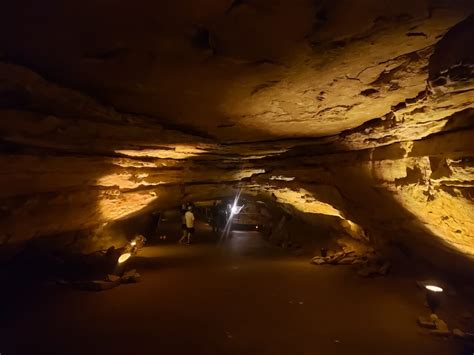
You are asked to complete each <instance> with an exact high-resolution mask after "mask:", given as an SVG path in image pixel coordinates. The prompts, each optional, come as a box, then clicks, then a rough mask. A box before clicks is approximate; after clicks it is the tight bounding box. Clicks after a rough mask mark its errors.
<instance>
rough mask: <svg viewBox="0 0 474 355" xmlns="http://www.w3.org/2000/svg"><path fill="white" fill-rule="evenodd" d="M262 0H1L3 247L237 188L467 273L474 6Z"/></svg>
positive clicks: (378, 266)
mask: <svg viewBox="0 0 474 355" xmlns="http://www.w3.org/2000/svg"><path fill="white" fill-rule="evenodd" d="M267 3H268V4H266V5H265V6H255V9H254V6H253V5H252V6H250V5H249V6H247V5H246V4H245V6H244V5H236V6H232V7H231V8H228V2H225V1H207V2H205V3H203V4H200V5H199V6H196V1H193V0H184V1H179V2H176V1H175V2H173V1H168V2H166V4H165V3H163V2H162V1H148V2H145V3H143V4H141V5H143V6H139V7H137V9H136V11H135V10H134V11H128V8H127V6H123V7H114V8H113V9H111V8H110V6H109V5H110V4H108V2H98V3H97V4H95V6H94V7H93V10H91V8H90V7H88V6H83V4H82V3H81V2H80V1H78V0H72V1H71V2H68V4H69V5H68V6H70V7H71V8H73V9H74V11H65V10H64V9H63V6H62V5H61V2H58V1H56V2H54V4H50V5H51V6H50V7H49V8H48V9H49V11H48V13H50V15H51V16H49V17H48V21H46V22H44V23H43V22H41V23H40V22H38V21H30V19H31V18H32V17H35V16H36V15H37V14H36V13H34V11H35V7H29V8H28V7H27V8H24V7H22V4H21V2H8V4H2V5H0V29H2V30H1V31H0V48H1V55H0V56H1V57H2V59H4V60H2V62H1V63H0V114H1V120H0V131H1V132H2V139H1V142H0V145H1V148H2V155H1V156H0V163H1V164H0V186H2V188H1V189H0V217H1V218H0V230H1V231H2V236H1V237H0V247H2V248H4V247H9V246H14V247H16V246H17V245H21V244H24V243H26V242H28V241H30V240H33V239H35V240H36V239H43V240H45V239H47V237H53V236H57V238H55V239H56V240H69V238H70V239H71V240H76V239H77V238H75V237H74V235H75V234H76V233H78V232H79V231H84V230H87V231H94V232H95V231H97V230H99V229H100V228H101V227H102V226H103V225H104V224H106V223H114V222H115V221H120V220H123V219H126V218H129V217H131V216H135V215H136V214H138V213H151V212H152V211H156V210H159V209H166V208H174V207H176V206H178V205H179V204H180V203H181V202H182V201H199V200H210V199H213V198H222V197H228V196H235V194H236V191H238V190H242V193H243V194H247V195H250V196H253V197H255V198H259V199H260V198H261V199H265V200H270V201H273V202H274V203H276V204H280V205H284V206H290V207H291V208H292V209H293V211H294V213H295V214H296V213H299V216H300V217H301V218H302V219H305V221H309V222H314V221H316V220H319V219H321V218H322V217H321V216H324V217H327V218H331V219H332V222H333V224H334V225H335V226H337V228H336V227H334V230H335V231H337V233H340V234H344V235H347V236H348V237H350V238H353V239H354V240H357V242H360V243H361V244H367V246H370V244H372V245H376V246H377V248H379V247H387V248H388V247H390V246H393V245H397V246H401V247H403V248H405V249H406V250H409V251H410V252H411V253H412V254H414V255H416V256H418V257H420V258H426V259H429V261H432V262H435V263H436V265H437V266H438V267H440V268H445V269H449V270H450V271H456V272H459V273H460V274H463V275H465V274H472V273H468V272H466V270H471V271H472V270H474V265H473V263H472V257H473V256H474V243H473V241H474V234H473V231H474V205H473V204H472V189H473V187H474V164H473V156H474V151H473V145H472V142H473V139H474V125H473V122H474V121H473V117H474V96H473V91H472V90H473V87H474V69H473V68H474V63H473V56H472V48H471V47H472V46H471V47H469V46H466V43H473V42H474V38H473V31H472V30H471V29H472V26H473V21H474V20H473V18H474V17H473V16H472V15H471V14H472V12H473V10H474V3H473V2H472V1H455V2H453V1H450V0H436V1H435V0H426V1H419V2H413V1H393V2H391V5H390V6H386V4H384V3H383V2H381V1H379V0H367V1H364V2H363V3H362V4H355V2H354V4H352V5H347V4H346V2H345V1H343V0H334V1H327V2H319V1H317V2H314V1H298V2H295V1H292V0H283V1H277V2H272V1H268V2H267ZM165 5H166V6H165ZM164 7H166V11H165V12H163V11H162V10H163V8H164ZM257 8H258V9H257ZM90 11H95V13H94V14H93V16H91V13H90ZM348 12H350V13H351V15H352V16H351V21H347V20H346V17H345V15H346V14H347V13H348ZM165 13H166V15H164V14H165ZM316 13H318V14H323V15H321V16H316V15H315V14H316ZM149 14H156V16H157V18H156V19H153V21H152V22H157V23H159V24H160V25H159V26H151V27H152V28H153V30H150V28H151V27H150V24H149V23H148V24H147V21H148V20H144V19H149ZM110 17H113V18H114V19H116V21H114V22H113V23H110V21H108V19H109V18H110ZM176 19H179V21H176ZM282 19H284V22H285V26H282V25H281V24H282ZM12 23H21V24H22V26H12V25H11V24H12ZM123 23H127V26H121V25H119V24H123ZM197 24H199V25H197ZM64 26H66V27H64ZM201 27H202V28H201ZM58 28H59V29H61V30H59V31H58ZM130 28H134V31H129V29H130ZM255 29H258V31H256V30H255ZM31 33H34V34H35V36H34V39H32V38H31V35H30V34H31ZM84 33H95V34H98V35H97V36H94V38H93V39H87V38H85V37H84V36H83V34H84ZM71 38H82V39H83V40H81V41H75V40H71ZM38 48H41V51H38ZM26 65H30V66H31V67H27V66H26ZM25 221H27V223H26V222H25ZM92 234H94V236H92V237H91V239H93V240H94V241H95V242H96V243H95V245H97V244H101V243H99V242H98V241H97V239H100V240H101V241H105V240H106V239H107V238H108V237H107V236H105V235H104V234H100V233H97V234H95V233H92ZM71 236H73V237H71ZM95 236H98V237H97V238H95ZM109 238H110V237H109ZM277 239H278V238H277ZM278 241H279V242H280V243H281V242H282V241H281V240H278ZM66 244H67V243H66ZM103 244H106V243H105V242H104V243H103ZM109 244H110V243H109ZM74 248H80V243H76V244H75V245H74ZM351 249H352V246H351V245H349V244H347V245H346V246H344V247H343V251H344V252H345V253H347V252H350V251H352V250H351ZM96 250H98V249H96ZM355 251H356V254H357V255H359V254H361V255H362V254H364V255H365V254H366V255H372V254H375V252H372V251H370V250H367V251H364V252H361V251H358V250H355ZM374 258H375V257H373V255H372V256H370V257H367V260H363V259H362V258H359V257H357V258H354V259H353V258H352V256H351V257H347V256H342V255H338V256H335V257H333V258H332V259H328V260H325V259H324V262H323V259H317V260H315V261H314V262H315V263H333V264H338V263H344V264H346V263H352V264H359V265H360V266H363V265H366V267H364V268H363V269H362V270H361V274H364V275H366V276H369V275H380V274H385V273H386V272H388V271H389V268H390V266H389V264H384V262H372V260H371V259H374ZM455 267H456V268H457V269H456V270H453V268H455Z"/></svg>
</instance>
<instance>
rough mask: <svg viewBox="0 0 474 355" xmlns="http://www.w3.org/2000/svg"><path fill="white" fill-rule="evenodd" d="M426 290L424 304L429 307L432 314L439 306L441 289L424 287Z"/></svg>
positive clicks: (430, 286) (429, 286)
mask: <svg viewBox="0 0 474 355" xmlns="http://www.w3.org/2000/svg"><path fill="white" fill-rule="evenodd" d="M425 289H426V303H427V304H428V307H430V309H431V311H432V312H433V313H435V312H436V310H437V309H438V308H439V306H440V305H441V296H442V294H443V291H444V290H443V288H442V287H439V286H436V285H425Z"/></svg>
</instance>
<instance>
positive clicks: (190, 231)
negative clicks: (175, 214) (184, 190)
mask: <svg viewBox="0 0 474 355" xmlns="http://www.w3.org/2000/svg"><path fill="white" fill-rule="evenodd" d="M184 218H185V220H186V230H187V244H191V238H192V236H193V235H194V213H193V207H192V206H189V207H188V211H187V212H186V213H185V215H184Z"/></svg>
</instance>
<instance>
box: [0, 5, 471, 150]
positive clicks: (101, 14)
mask: <svg viewBox="0 0 474 355" xmlns="http://www.w3.org/2000/svg"><path fill="white" fill-rule="evenodd" d="M2 7H3V11H1V14H0V19H1V21H0V22H1V25H0V26H1V27H2V31H1V32H0V46H1V48H2V53H0V54H1V55H2V56H3V57H4V60H7V61H11V62H13V63H16V64H20V65H24V66H26V67H28V68H30V69H32V70H34V71H37V72H38V73H40V74H41V75H42V76H43V77H44V78H46V79H47V80H49V81H51V82H53V83H56V84H58V85H60V86H63V87H67V88H72V89H75V90H78V91H80V92H82V93H84V94H86V95H88V96H90V97H93V98H94V99H96V100H97V101H98V102H100V103H101V104H103V105H105V106H108V107H112V108H113V109H114V110H116V111H117V112H120V113H128V114H134V115H139V116H142V117H144V118H146V119H147V120H148V121H149V122H150V123H159V124H162V125H163V126H165V127H170V128H178V129H180V130H184V131H186V132H189V133H194V134H196V135H199V136H204V137H209V138H213V139H217V140H219V141H224V142H235V141H262V140H274V139H281V138H295V137H297V138H301V137H321V136H328V135H336V134H339V133H341V132H343V131H345V130H348V129H353V128H356V127H358V126H360V125H362V124H363V123H365V122H367V121H369V120H372V119H375V118H379V117H384V116H385V115H387V114H390V113H391V112H392V111H393V107H396V106H397V105H399V104H401V103H403V102H405V100H406V99H413V98H416V97H417V96H418V95H419V94H420V92H422V91H424V90H425V88H426V81H427V79H428V75H429V73H428V69H427V68H428V64H429V58H430V56H431V55H432V53H433V48H434V45H435V44H436V43H437V42H438V41H439V40H440V38H441V37H442V36H443V35H444V34H445V33H446V31H447V30H448V29H449V28H450V27H452V26H453V25H455V24H456V23H458V22H460V21H461V20H462V19H464V18H465V17H466V16H467V14H469V12H470V11H471V10H472V8H473V7H474V5H473V4H472V1H456V0H455V1H452V0H450V1H447V0H446V1H439V0H438V1H434V0H431V1H430V0H416V1H412V0H410V1H409V0H401V1H373V0H363V1H353V0H338V1H316V0H293V1H270V0H234V1H230V0H206V1H175V0H168V1H166V0H162V1H151V0H138V1H134V2H118V1H112V0H94V1H92V0H85V1H84V0H82V1H75V0H73V1H67V2H65V1H59V0H47V1H41V2H33V1H24V0H19V1H15V2H11V3H10V4H4V5H2ZM18 24H21V26H19V25H18Z"/></svg>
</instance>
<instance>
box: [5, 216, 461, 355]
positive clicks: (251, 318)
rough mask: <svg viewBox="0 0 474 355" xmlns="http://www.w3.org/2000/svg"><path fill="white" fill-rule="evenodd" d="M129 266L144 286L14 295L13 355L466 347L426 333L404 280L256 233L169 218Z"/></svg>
mask: <svg viewBox="0 0 474 355" xmlns="http://www.w3.org/2000/svg"><path fill="white" fill-rule="evenodd" d="M161 223H162V225H161V227H160V232H161V233H159V236H161V235H163V233H166V235H167V237H168V238H167V240H166V241H163V240H160V239H159V237H158V235H157V238H153V239H151V240H150V242H149V244H148V246H146V247H145V248H144V249H143V250H142V251H141V252H140V253H139V254H138V255H137V256H136V257H134V258H132V259H131V261H130V265H129V266H130V267H132V268H137V269H138V270H139V271H140V273H141V274H142V277H143V281H142V282H140V283H138V284H132V285H123V286H121V287H117V288H115V289H112V290H109V291H105V292H101V293H90V292H84V291H78V290H74V289H69V288H55V287H52V286H51V285H49V286H42V287H40V288H38V289H34V290H31V289H27V290H25V291H24V293H23V294H22V295H21V296H19V295H16V299H15V300H9V307H8V314H9V319H8V320H6V322H4V323H3V324H7V325H8V326H7V327H5V328H4V329H3V330H2V343H1V344H2V351H5V352H6V353H11V354H20V353H21V354H33V353H40V354H84V353H89V354H101V353H110V354H131V353H136V354H156V353H162V354H188V353H193V354H347V353H351V354H368V353H370V354H427V355H428V354H433V355H434V354H451V353H460V351H461V348H460V347H459V344H454V343H452V342H447V341H445V340H443V339H442V338H437V337H426V336H423V335H420V334H419V331H418V328H417V325H416V323H415V322H414V319H413V317H414V315H416V314H418V312H420V310H421V309H423V308H424V306H423V300H424V298H423V297H420V294H419V291H418V290H417V288H416V285H414V283H413V282H412V280H410V279H409V278H407V277H406V276H405V275H404V276H400V275H398V276H397V275H396V276H390V277H387V278H383V279H378V280H367V279H363V280H361V279H360V278H359V277H358V276H357V275H356V274H355V273H353V272H352V271H351V270H350V269H347V268H339V267H334V266H325V267H322V268H315V267H314V266H312V265H310V264H309V263H308V262H307V261H306V260H305V259H302V258H301V257H295V256H294V255H291V254H290V253H288V251H286V250H284V249H282V248H280V247H277V246H275V245H272V244H270V243H268V241H266V240H264V238H263V236H262V234H261V233H259V232H256V231H244V230H234V231H231V232H230V234H229V236H228V238H226V240H225V242H220V243H219V242H218V241H217V240H218V239H219V238H218V236H216V235H215V234H214V233H212V230H211V227H210V226H209V225H208V224H207V223H205V222H204V221H202V220H200V221H198V222H197V226H196V227H197V228H196V239H195V243H193V244H191V245H179V244H177V243H176V241H177V239H178V238H179V236H180V234H181V230H180V224H179V219H177V220H176V219H171V220H167V221H163V222H161Z"/></svg>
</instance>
